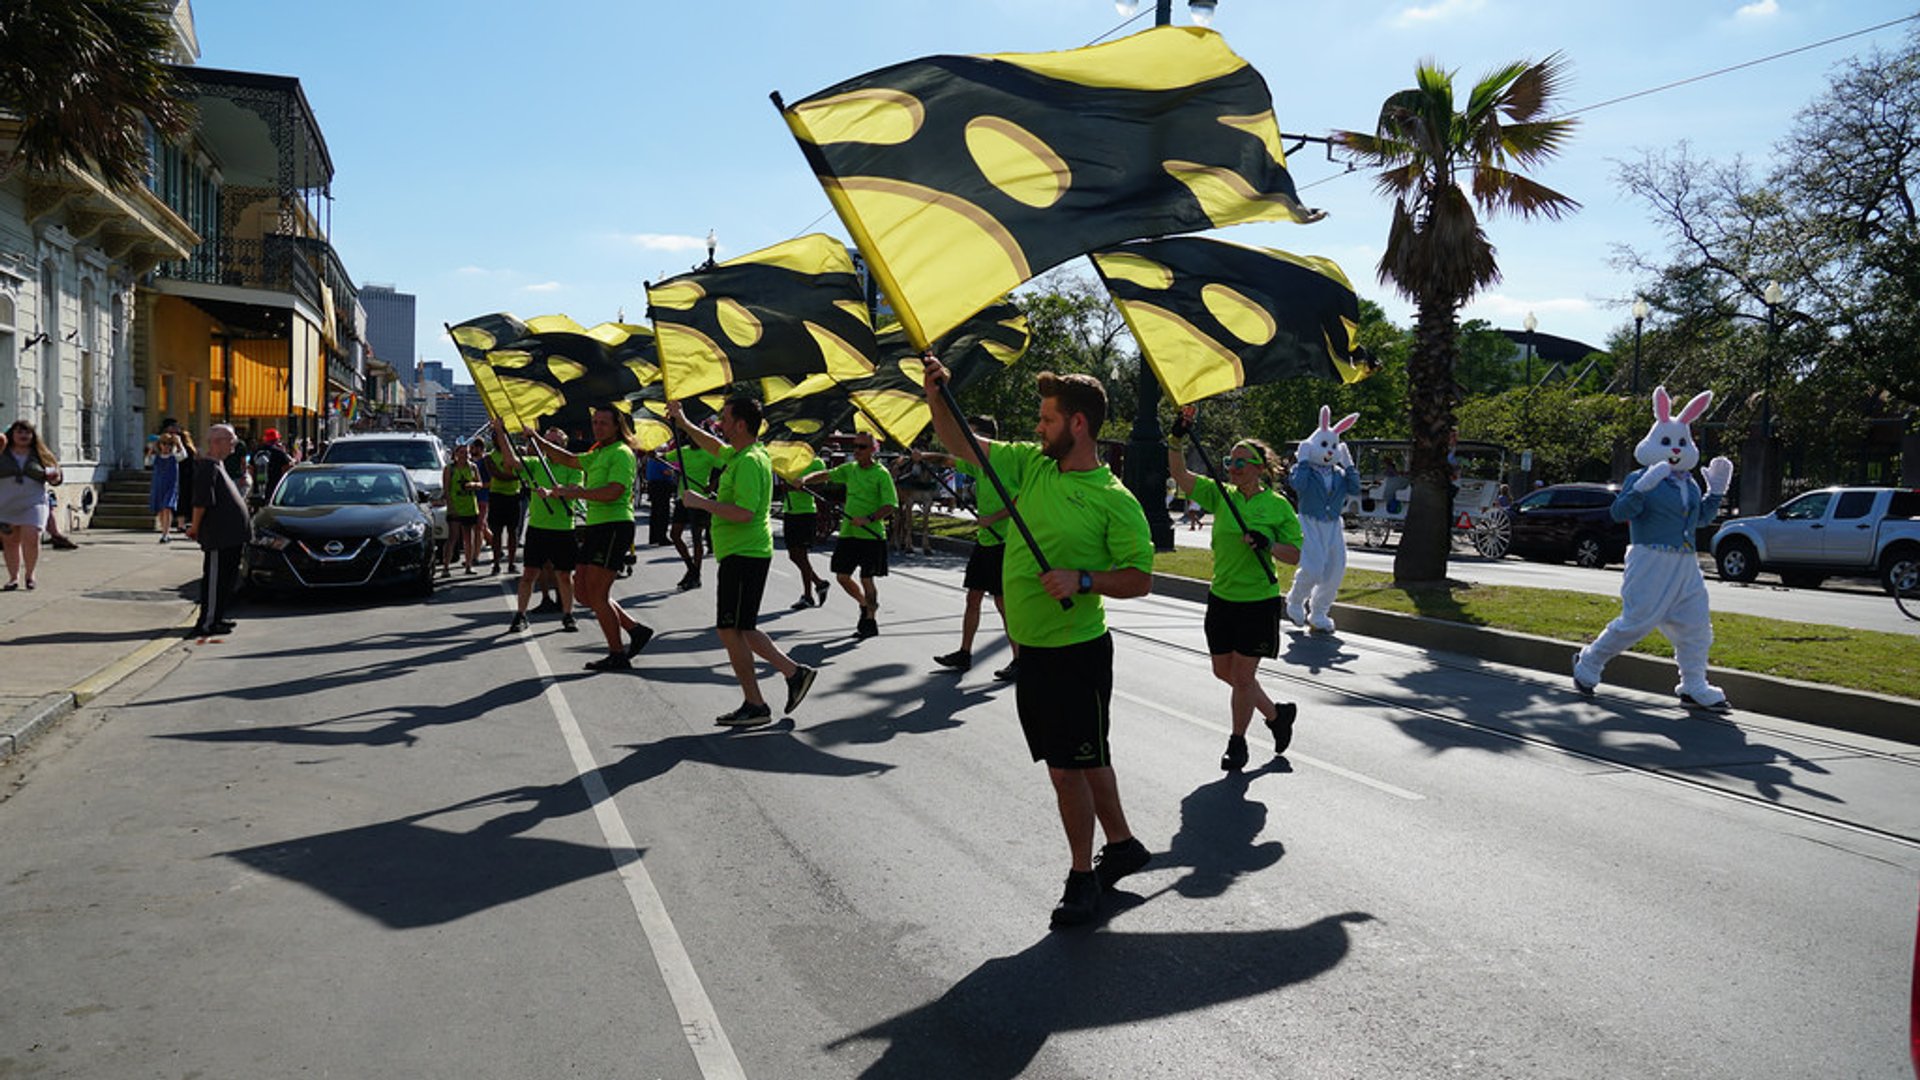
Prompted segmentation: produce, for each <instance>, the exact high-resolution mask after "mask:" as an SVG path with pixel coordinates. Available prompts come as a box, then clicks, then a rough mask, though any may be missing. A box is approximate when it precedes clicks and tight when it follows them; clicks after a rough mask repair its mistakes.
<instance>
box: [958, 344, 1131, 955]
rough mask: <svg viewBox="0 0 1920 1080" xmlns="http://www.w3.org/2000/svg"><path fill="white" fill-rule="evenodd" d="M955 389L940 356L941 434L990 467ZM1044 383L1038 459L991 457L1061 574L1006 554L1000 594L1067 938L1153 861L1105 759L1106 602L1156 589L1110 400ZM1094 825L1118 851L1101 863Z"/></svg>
mask: <svg viewBox="0 0 1920 1080" xmlns="http://www.w3.org/2000/svg"><path fill="white" fill-rule="evenodd" d="M946 378H947V370H946V368H945V367H944V366H942V365H941V363H940V362H939V361H938V360H936V359H934V358H933V357H931V356H929V357H928V358H927V360H926V379H925V391H926V395H927V404H928V406H929V408H930V409H931V410H932V412H933V430H934V432H935V434H937V435H938V436H939V437H940V441H941V442H942V443H944V444H946V446H947V448H948V449H950V450H952V451H953V454H954V456H955V457H957V458H959V459H960V460H962V461H965V462H967V463H968V464H971V465H974V466H980V465H981V464H982V462H981V460H980V455H979V454H977V453H976V452H975V451H974V448H973V444H972V443H971V442H970V441H969V439H968V438H967V433H966V431H965V429H963V428H962V427H961V426H960V424H961V421H960V418H959V417H957V416H955V415H954V414H953V413H952V412H950V411H949V410H948V409H947V406H946V401H945V396H944V395H943V394H942V392H941V384H942V383H943V382H945V381H946ZM1037 382H1038V384H1039V391H1040V420H1039V423H1038V424H1037V425H1036V426H1035V428H1034V432H1035V434H1037V435H1038V436H1039V437H1040V443H1039V445H1037V446H1036V445H1034V444H1032V443H1004V442H997V441H987V440H982V441H981V443H980V445H981V447H982V448H983V449H984V451H985V454H986V459H987V460H986V464H988V465H991V467H992V470H993V472H994V473H996V474H998V475H999V476H1000V478H1001V480H1002V482H1003V483H1005V485H1006V487H1007V491H1008V493H1009V494H1010V495H1011V496H1012V497H1013V500H1014V505H1015V507H1016V508H1017V509H1018V510H1019V512H1020V515H1021V518H1022V519H1023V520H1024V521H1025V522H1026V525H1027V527H1028V528H1029V529H1030V530H1032V533H1033V540H1034V543H1035V544H1037V545H1038V546H1039V548H1040V550H1041V551H1042V552H1044V553H1045V554H1046V558H1047V559H1048V561H1049V562H1050V564H1051V565H1052V566H1053V569H1051V570H1048V571H1046V572H1044V573H1043V572H1042V571H1041V569H1040V563H1039V560H1038V559H1037V558H1036V557H1035V554H1034V550H1033V547H1032V546H1030V545H1029V544H1028V543H1027V542H1026V541H1025V539H1024V538H1023V539H1021V540H1019V541H1017V542H1014V543H1009V544H1008V545H1007V552H1006V556H1005V562H1004V569H1003V572H1002V578H1001V585H1002V588H1003V590H1004V592H1005V596H1006V611H1007V633H1008V635H1009V636H1011V637H1012V638H1013V640H1014V641H1015V642H1017V643H1018V644H1019V645H1020V672H1019V678H1018V680H1017V681H1016V682H1015V683H1014V700H1015V706H1016V708H1017V709H1018V711H1019V714H1020V727H1021V730H1022V731H1023V732H1024V733H1025V734H1026V738H1027V749H1028V751H1029V752H1030V753H1031V754H1032V755H1033V759H1034V760H1035V761H1045V762H1046V763H1047V776H1048V779H1050V780H1051V781H1052V783H1053V792H1054V798H1055V802H1056V803H1057V805H1058V807H1059V811H1060V824H1061V826H1062V828H1063V829H1064V830H1065V832H1066V834H1067V852H1068V855H1069V858H1070V860H1071V864H1070V868H1069V870H1068V872H1067V885H1066V890H1065V892H1064V893H1063V894H1062V895H1061V897H1060V902H1059V903H1058V904H1057V905H1055V907H1054V909H1053V918H1052V925H1053V926H1054V927H1064V926H1077V925H1082V924H1085V923H1088V922H1091V921H1093V919H1094V918H1095V917H1096V916H1097V915H1098V914H1099V908H1100V895H1101V893H1102V891H1103V890H1105V889H1108V888H1111V887H1112V886H1113V885H1114V883H1116V882H1118V881H1119V880H1120V879H1121V878H1124V877H1126V876H1127V875H1128V874H1131V873H1133V872H1135V871H1136V870H1139V869H1141V868H1142V867H1144V866H1146V865H1147V863H1148V861H1149V860H1150V859H1151V856H1150V855H1149V854H1148V853H1147V849H1146V847H1145V845H1143V844H1141V843H1140V841H1139V840H1138V839H1136V838H1135V837H1134V835H1133V830H1132V829H1131V828H1130V827H1129V826H1128V825H1127V817H1126V814H1125V812H1124V811H1123V810H1122V808H1121V805H1120V787H1119V781H1118V780H1117V778H1116V777H1115V775H1114V771H1113V762H1112V757H1111V756H1110V752H1109V748H1108V745H1107V720H1108V705H1109V703H1110V701H1111V698H1112V696H1113V637H1112V635H1110V634H1109V633H1108V632H1107V620H1106V609H1105V607H1104V606H1103V605H1102V601H1101V597H1103V596H1112V597H1116V598H1122V597H1131V596H1145V595H1146V594H1147V591H1148V590H1149V589H1151V588H1152V587H1153V574H1152V570H1153V539H1152V536H1151V535H1150V534H1149V533H1148V531H1147V516H1146V514H1145V513H1143V512H1142V511H1141V509H1140V504H1139V503H1138V502H1136V501H1134V498H1133V496H1132V495H1131V494H1129V493H1128V492H1127V489H1126V488H1124V487H1122V486H1121V485H1120V482H1119V481H1118V480H1116V479H1114V476H1113V472H1112V470H1110V469H1108V468H1107V467H1106V466H1105V465H1102V464H1101V462H1100V446H1099V442H1098V441H1097V437H1098V435H1099V431H1100V425H1101V423H1103V422H1104V421H1105V419H1106V414H1107V394H1106V390H1105V388H1104V387H1102V386H1101V385H1100V383H1099V381H1098V380H1096V379H1094V378H1093V377H1092V376H1088V375H1064V376H1062V375H1055V374H1054V373H1052V372H1050V371H1043V372H1041V373H1040V375H1039V377H1038V379H1037ZM990 482H991V481H989V483H990ZM1063 601H1064V602H1066V603H1067V604H1068V606H1067V607H1066V608H1065V609H1064V610H1063V609H1062V607H1061V604H1062V602H1063ZM1096 821H1097V822H1098V823H1099V826H1100V829H1101V831H1103V832H1104V833H1106V837H1107V843H1106V846H1105V847H1103V848H1101V849H1100V854H1099V857H1098V858H1095V856H1094V853H1093V838H1094V824H1095V822H1096Z"/></svg>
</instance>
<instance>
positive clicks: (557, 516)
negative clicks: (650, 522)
mask: <svg viewBox="0 0 1920 1080" xmlns="http://www.w3.org/2000/svg"><path fill="white" fill-rule="evenodd" d="M528 434H529V435H531V434H532V432H528ZM493 441H494V443H495V445H497V446H498V447H499V448H500V457H501V460H502V462H503V463H504V464H505V465H506V467H507V468H509V469H512V470H513V471H514V472H515V473H516V474H519V475H522V476H523V477H524V478H525V482H526V486H528V487H538V486H539V483H538V482H539V481H540V480H546V479H548V477H549V476H551V478H552V479H551V480H548V482H549V483H550V484H551V485H552V486H554V487H560V486H562V485H564V484H578V483H579V482H580V481H581V480H584V479H585V478H586V476H585V474H584V473H582V472H581V471H580V470H579V469H575V468H571V467H569V466H566V465H561V464H559V463H557V462H548V463H547V465H546V466H545V467H543V468H541V469H539V470H538V471H536V470H534V469H533V468H531V467H529V466H528V465H527V463H526V462H525V461H523V460H521V458H520V455H518V454H516V453H515V452H514V449H513V440H512V439H510V438H508V437H507V430H506V427H505V425H503V424H502V423H501V422H500V420H499V418H497V417H496V418H495V419H494V421H493ZM547 441H548V442H555V443H560V444H563V445H564V444H565V443H566V441H567V433H566V432H564V431H561V430H560V429H559V428H558V427H550V428H548V429H547ZM576 507H577V504H576V503H574V502H572V501H570V500H567V499H559V498H550V497H548V496H546V495H536V496H535V497H534V498H533V500H532V501H531V502H529V503H528V504H527V550H526V561H525V568H524V569H522V570H521V572H520V594H519V596H518V598H517V599H518V600H519V606H518V607H517V608H515V609H514V613H513V622H511V623H509V624H507V633H509V634H511V633H514V632H516V631H519V630H524V629H525V628H526V625H527V603H528V601H530V600H532V599H533V588H534V586H535V585H536V584H539V582H540V579H541V577H542V576H543V575H546V574H549V573H551V574H552V575H554V577H555V579H556V583H557V586H558V589H559V592H560V629H561V631H562V632H564V633H569V634H571V633H574V632H576V631H578V630H579V629H580V627H579V625H578V624H576V623H575V622H574V621H573V570H574V564H575V563H576V562H577V561H578V559H579V549H578V547H577V546H576V545H575V543H574V537H573V512H574V510H575V509H576Z"/></svg>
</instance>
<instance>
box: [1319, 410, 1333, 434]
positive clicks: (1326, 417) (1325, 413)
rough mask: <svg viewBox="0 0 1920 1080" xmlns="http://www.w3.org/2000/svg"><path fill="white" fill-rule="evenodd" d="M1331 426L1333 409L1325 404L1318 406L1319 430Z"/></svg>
mask: <svg viewBox="0 0 1920 1080" xmlns="http://www.w3.org/2000/svg"><path fill="white" fill-rule="evenodd" d="M1332 426H1333V410H1332V409H1330V408H1328V407H1327V406H1325V405H1322V406H1320V430H1321V431H1325V430H1327V429H1328V428H1330V427H1332Z"/></svg>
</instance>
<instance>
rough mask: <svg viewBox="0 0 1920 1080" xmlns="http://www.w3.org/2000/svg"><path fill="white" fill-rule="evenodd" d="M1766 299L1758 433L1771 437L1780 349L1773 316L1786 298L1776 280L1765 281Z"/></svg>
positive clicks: (1777, 330)
mask: <svg viewBox="0 0 1920 1080" xmlns="http://www.w3.org/2000/svg"><path fill="white" fill-rule="evenodd" d="M1765 299H1766V301H1767V387H1766V394H1765V396H1763V397H1762V398H1761V399H1760V433H1761V434H1762V435H1765V436H1766V437H1767V438H1769V439H1771V438H1773V369H1774V366H1775V365H1776V364H1777V363H1778V360H1779V356H1778V353H1779V351H1780V323H1779V320H1778V319H1777V318H1776V316H1775V312H1777V311H1778V310H1779V307H1780V302H1781V301H1782V300H1784V299H1786V294H1785V293H1784V292H1783V291H1782V290H1781V288H1780V283H1779V282H1777V281H1769V282H1767V291H1766V293H1765Z"/></svg>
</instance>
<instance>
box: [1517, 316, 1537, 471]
mask: <svg viewBox="0 0 1920 1080" xmlns="http://www.w3.org/2000/svg"><path fill="white" fill-rule="evenodd" d="M1520 325H1521V326H1524V327H1526V328H1527V396H1526V397H1523V398H1521V399H1520V427H1521V432H1520V437H1521V438H1523V439H1528V440H1531V439H1532V438H1533V332H1534V331H1535V330H1538V329H1539V328H1540V320H1539V319H1536V318H1534V317H1533V312H1531V311H1529V312H1527V317H1526V319H1524V320H1523V321H1522V322H1521V323H1520ZM1520 457H1521V461H1522V462H1523V463H1524V466H1523V467H1524V469H1525V471H1526V474H1527V479H1528V480H1529V481H1531V480H1532V479H1533V455H1532V454H1531V453H1523V454H1521V455H1520ZM1528 490H1532V488H1531V487H1530V486H1529V488H1528Z"/></svg>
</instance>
